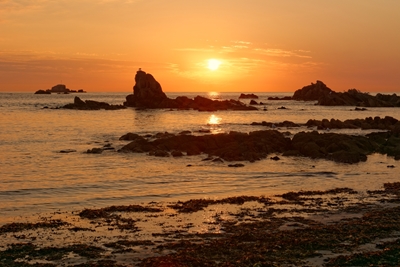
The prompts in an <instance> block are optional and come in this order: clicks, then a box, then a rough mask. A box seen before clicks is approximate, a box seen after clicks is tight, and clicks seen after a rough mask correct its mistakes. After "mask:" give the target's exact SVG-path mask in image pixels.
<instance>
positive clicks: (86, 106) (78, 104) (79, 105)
mask: <svg viewBox="0 0 400 267" xmlns="http://www.w3.org/2000/svg"><path fill="white" fill-rule="evenodd" d="M63 108H66V109H79V110H99V109H106V110H116V109H125V108H126V107H125V106H123V105H110V104H108V103H106V102H99V101H94V100H85V101H83V100H82V99H80V98H79V97H77V96H75V98H74V103H71V104H67V105H65V106H63Z"/></svg>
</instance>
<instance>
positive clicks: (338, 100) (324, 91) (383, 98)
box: [292, 81, 400, 107]
mask: <svg viewBox="0 0 400 267" xmlns="http://www.w3.org/2000/svg"><path fill="white" fill-rule="evenodd" d="M292 99H294V100H304V101H317V105H321V106H359V107H400V97H399V96H397V95H396V94H392V95H384V94H380V93H379V94H377V95H376V96H372V95H370V94H369V93H362V92H360V91H358V90H357V89H349V90H348V91H347V92H343V93H341V92H339V93H337V92H334V91H332V90H331V89H330V88H328V87H327V86H326V85H325V84H324V83H323V82H321V81H317V83H315V84H314V83H311V85H308V86H304V87H303V88H302V89H299V90H296V91H295V92H294V94H293V97H292Z"/></svg>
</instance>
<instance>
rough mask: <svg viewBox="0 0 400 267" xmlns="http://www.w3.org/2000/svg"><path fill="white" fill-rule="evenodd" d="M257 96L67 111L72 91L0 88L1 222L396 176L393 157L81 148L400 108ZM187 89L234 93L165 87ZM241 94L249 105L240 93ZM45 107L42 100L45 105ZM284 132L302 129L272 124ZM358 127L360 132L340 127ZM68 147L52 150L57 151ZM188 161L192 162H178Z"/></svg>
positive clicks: (364, 185) (373, 183) (119, 99)
mask: <svg viewBox="0 0 400 267" xmlns="http://www.w3.org/2000/svg"><path fill="white" fill-rule="evenodd" d="M127 94H128V93H108V94H106V93H96V94H95V93H87V94H78V96H80V97H81V98H82V99H83V100H87V99H91V100H96V101H105V102H108V103H110V104H122V103H123V101H124V100H125V96H126V95H127ZM256 94H257V95H258V96H259V97H260V99H258V100H257V101H258V102H259V101H262V102H264V103H266V105H265V107H266V108H267V109H268V110H267V111H263V107H264V106H259V111H218V112H213V113H210V112H198V111H170V110H145V111H143V110H141V111H137V110H135V109H131V108H129V109H125V110H116V111H105V110H100V111H79V110H78V111H76V110H64V109H53V108H55V107H59V106H62V105H64V104H67V103H72V102H73V98H74V96H75V95H74V94H68V95H58V94H52V95H35V94H33V93H0V223H4V222H7V221H11V220H15V218H16V217H17V216H29V215H35V214H37V213H42V212H53V211H57V210H60V209H61V210H64V211H65V210H80V209H83V208H92V207H104V206H109V205H127V204H140V203H147V202H150V201H158V202H170V201H176V200H188V199H191V198H222V197H227V196H237V195H244V194H247V195H266V196H269V195H274V194H277V193H282V192H287V191H291V190H296V191H297V190H317V189H321V190H324V189H331V188H335V187H351V188H354V189H356V190H366V189H378V188H381V186H382V184H383V183H384V182H393V181H398V180H399V174H398V170H397V169H398V168H387V165H395V166H396V167H398V166H399V164H398V163H397V162H396V161H394V160H393V159H392V158H389V157H386V156H382V155H371V156H369V157H368V161H367V162H364V163H359V164H353V165H347V164H338V163H334V162H331V161H325V160H311V159H308V158H301V157H281V159H282V160H280V161H272V160H270V159H265V160H262V161H258V162H255V163H249V162H245V167H243V168H229V167H228V166H227V165H228V164H227V163H224V164H217V163H211V162H205V161H201V160H202V159H203V158H205V157H206V155H201V156H191V157H183V158H172V157H171V158H156V157H151V156H148V155H145V154H133V153H132V154H126V153H117V152H115V151H105V152H103V153H102V154H87V153H85V151H86V150H87V149H91V148H94V147H102V146H103V145H105V144H111V145H112V146H113V147H115V148H116V149H118V148H120V147H122V146H123V145H124V144H126V141H119V138H120V137H121V136H122V135H124V134H126V133H128V132H134V133H138V134H155V133H158V132H170V133H179V132H181V131H184V130H190V131H192V132H198V131H199V130H201V129H203V130H204V129H210V130H211V131H212V132H213V133H219V132H229V131H232V130H234V131H241V132H249V131H255V130H260V129H267V128H265V127H262V126H251V125H250V124H251V123H252V122H261V121H267V122H282V121H284V120H289V121H293V122H296V123H305V122H307V120H308V119H324V118H327V119H331V118H335V119H340V120H345V119H354V118H365V117H369V116H372V117H374V116H381V117H384V116H393V117H395V118H396V119H400V109H395V108H369V109H368V110H367V111H362V112H360V111H351V108H352V107H320V106H315V105H314V103H313V102H297V101H296V102H295V101H268V100H267V97H268V96H284V95H292V93H290V94H273V93H256ZM167 95H168V96H169V97H172V98H175V97H176V96H179V95H187V96H189V97H194V96H196V95H203V96H207V97H210V98H219V99H238V97H239V93H232V94H229V93H224V94H219V95H218V94H214V95H211V94H205V93H203V94H202V93H192V94H185V93H179V94H172V93H167ZM243 102H246V103H248V102H249V100H244V101H243ZM281 106H285V107H286V108H287V109H278V107H281ZM44 107H49V108H44ZM281 130H282V131H290V132H291V133H292V134H294V133H296V132H298V131H302V130H308V129H305V128H301V129H281ZM340 132H343V133H348V134H365V133H367V132H365V131H361V130H342V131H340ZM66 149H69V150H76V152H72V153H60V151H61V150H66ZM188 164H191V165H192V167H186V166H187V165H188Z"/></svg>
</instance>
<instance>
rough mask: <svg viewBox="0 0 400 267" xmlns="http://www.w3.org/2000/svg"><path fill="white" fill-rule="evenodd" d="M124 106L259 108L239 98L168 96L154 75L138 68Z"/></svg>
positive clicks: (214, 109) (214, 108) (216, 108)
mask: <svg viewBox="0 0 400 267" xmlns="http://www.w3.org/2000/svg"><path fill="white" fill-rule="evenodd" d="M124 106H127V107H136V108H143V109H145V108H149V109H157V108H176V109H194V110H199V111H216V110H257V108H256V107H252V106H247V105H245V104H244V103H242V102H240V101H237V100H233V99H231V100H224V101H218V100H211V99H208V98H205V97H201V96H197V97H195V98H194V99H191V98H188V97H186V96H180V97H177V98H175V99H171V98H168V97H167V96H166V94H165V93H164V92H163V91H162V89H161V85H160V84H159V83H158V82H157V81H156V80H155V79H154V77H153V76H152V75H151V74H149V73H146V72H144V71H142V70H140V69H139V70H138V71H137V73H136V76H135V85H134V87H133V94H131V95H128V96H127V97H126V101H125V102H124Z"/></svg>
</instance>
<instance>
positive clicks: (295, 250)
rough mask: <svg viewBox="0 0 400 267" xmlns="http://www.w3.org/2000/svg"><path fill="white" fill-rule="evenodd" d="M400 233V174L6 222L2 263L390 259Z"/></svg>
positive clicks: (318, 263)
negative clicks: (373, 183)
mask: <svg viewBox="0 0 400 267" xmlns="http://www.w3.org/2000/svg"><path fill="white" fill-rule="evenodd" d="M364 228H365V229H364ZM349 229H352V230H349ZM278 237H279V238H278ZM289 237H290V238H289ZM287 238H289V239H287ZM399 238H400V183H397V182H395V183H386V184H384V187H383V189H382V190H374V191H367V192H356V191H354V190H352V189H350V188H336V189H332V190H326V191H298V192H287V193H285V194H281V195H276V196H273V197H264V196H237V197H230V198H224V199H219V200H212V199H192V200H189V201H185V202H181V201H177V202H173V203H157V202H149V203H148V204H147V205H145V206H142V205H128V206H110V207H106V208H101V209H84V210H81V211H72V212H63V211H60V212H54V213H53V214H51V215H50V214H49V215H48V216H43V215H38V217H37V220H36V221H30V222H24V223H20V222H13V223H8V224H4V225H1V226H0V240H1V243H2V245H1V246H0V258H1V259H2V262H0V266H29V265H23V262H25V263H26V264H30V265H32V264H34V263H37V264H36V265H35V266H59V265H64V266H188V265H187V264H188V263H192V264H193V263H194V265H192V266H290V265H288V264H292V265H291V266H293V264H294V265H296V266H298V265H302V266H325V265H323V264H331V265H326V266H337V265H343V260H346V261H348V262H351V261H354V257H352V256H350V255H358V256H357V257H361V258H362V259H363V260H364V261H366V262H368V263H370V262H372V259H370V256H369V255H370V254H371V253H373V254H374V255H375V256H374V257H377V256H376V255H378V254H379V255H380V257H381V260H382V259H384V260H387V259H386V258H385V257H386V256H385V255H386V254H385V253H386V252H388V251H389V252H393V251H394V252H396V251H397V252H396V253H399V252H398V251H399V250H398V247H396V246H397V245H396V244H397V243H396V242H398V241H399V240H400V239H399ZM296 240H297V241H296ZM389 241H396V242H395V243H393V242H392V243H393V244H392V243H388V242H389ZM282 242H283V243H282ZM285 242H286V243H285ZM377 244H381V245H377ZM382 244H383V245H382ZM308 246H310V247H308ZM380 246H383V248H382V249H379V247H380ZM385 251H386V252H385ZM351 253H352V254H351ZM356 253H361V254H356ZM343 255H345V256H343ZM360 255H361V256H360ZM397 255H398V254H397ZM328 258H331V259H328ZM196 262H197V264H196ZM224 262H225V263H224ZM3 263H4V264H6V265H1V264H3ZM167 263H168V264H169V265H162V264H167ZM12 264H14V265H12ZM15 264H16V265H15ZM18 264H19V265H18ZM84 264H86V265H84ZM224 264H225V265H224ZM229 264H230V265H229ZM268 264H269V265H268ZM271 264H275V265H271ZM335 264H337V265H335ZM373 266H375V265H373ZM376 266H377V265H376Z"/></svg>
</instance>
